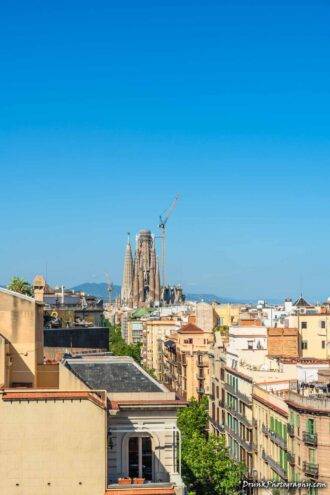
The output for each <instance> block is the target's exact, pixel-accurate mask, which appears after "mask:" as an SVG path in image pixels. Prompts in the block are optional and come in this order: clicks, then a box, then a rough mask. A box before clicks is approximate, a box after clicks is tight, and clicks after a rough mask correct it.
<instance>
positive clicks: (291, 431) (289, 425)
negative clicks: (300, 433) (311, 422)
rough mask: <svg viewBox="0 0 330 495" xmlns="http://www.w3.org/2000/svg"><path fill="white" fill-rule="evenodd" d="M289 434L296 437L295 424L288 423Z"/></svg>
mask: <svg viewBox="0 0 330 495" xmlns="http://www.w3.org/2000/svg"><path fill="white" fill-rule="evenodd" d="M288 434H289V436H290V437H291V438H293V437H294V426H293V425H291V424H290V423H288Z"/></svg>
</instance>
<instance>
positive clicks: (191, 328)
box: [178, 323, 204, 334]
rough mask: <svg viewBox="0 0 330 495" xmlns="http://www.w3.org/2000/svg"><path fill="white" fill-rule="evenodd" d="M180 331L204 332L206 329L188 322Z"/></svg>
mask: <svg viewBox="0 0 330 495" xmlns="http://www.w3.org/2000/svg"><path fill="white" fill-rule="evenodd" d="M178 333H180V334H181V333H196V334H197V333H199V334H201V333H204V330H202V329H201V328H199V327H198V326H197V325H194V324H193V323H188V324H187V325H184V326H183V327H181V328H180V330H178Z"/></svg>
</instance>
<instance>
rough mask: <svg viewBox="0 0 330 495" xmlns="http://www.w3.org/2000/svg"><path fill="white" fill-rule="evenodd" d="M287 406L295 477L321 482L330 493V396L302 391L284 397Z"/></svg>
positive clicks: (290, 449)
mask: <svg viewBox="0 0 330 495" xmlns="http://www.w3.org/2000/svg"><path fill="white" fill-rule="evenodd" d="M286 403H287V405H288V408H289V423H288V458H289V460H290V462H291V465H292V473H293V478H294V479H295V480H302V479H308V480H311V481H322V482H324V483H326V485H327V488H323V489H322V490H321V489H320V490H319V493H320V494H322V495H329V494H330V396H329V394H324V395H323V394H319V393H317V394H316V393H315V390H314V389H309V390H308V389H307V390H304V391H303V392H302V393H300V394H299V395H298V394H296V393H292V392H290V393H289V394H288V395H287V396H286Z"/></svg>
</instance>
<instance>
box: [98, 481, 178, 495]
mask: <svg viewBox="0 0 330 495" xmlns="http://www.w3.org/2000/svg"><path fill="white" fill-rule="evenodd" d="M133 493H134V494H135V493H136V495H139V494H141V495H142V494H143V495H147V494H148V495H154V494H155V493H157V494H159V495H174V494H175V485H174V484H173V483H153V482H147V483H143V484H142V485H134V484H128V485H119V484H117V483H116V484H113V485H108V488H107V490H106V491H105V495H131V494H133Z"/></svg>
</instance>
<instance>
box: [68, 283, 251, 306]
mask: <svg viewBox="0 0 330 495" xmlns="http://www.w3.org/2000/svg"><path fill="white" fill-rule="evenodd" d="M71 289H72V290H75V291H81V292H86V293H87V294H89V295H93V296H96V297H100V298H101V299H103V300H104V301H107V300H108V299H109V292H108V284H107V283H106V282H99V283H96V282H84V283H82V284H79V285H76V286H74V287H71ZM120 291H121V286H120V285H117V284H114V285H113V290H112V293H111V299H112V300H113V299H116V298H117V297H118V296H119V295H120ZM185 296H186V300H187V301H205V302H219V303H248V302H249V303H251V302H253V301H252V300H250V301H248V300H246V299H243V298H242V299H238V298H230V297H222V296H221V297H220V296H218V295H216V294H210V293H207V292H201V293H195V292H194V293H186V294H185Z"/></svg>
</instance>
